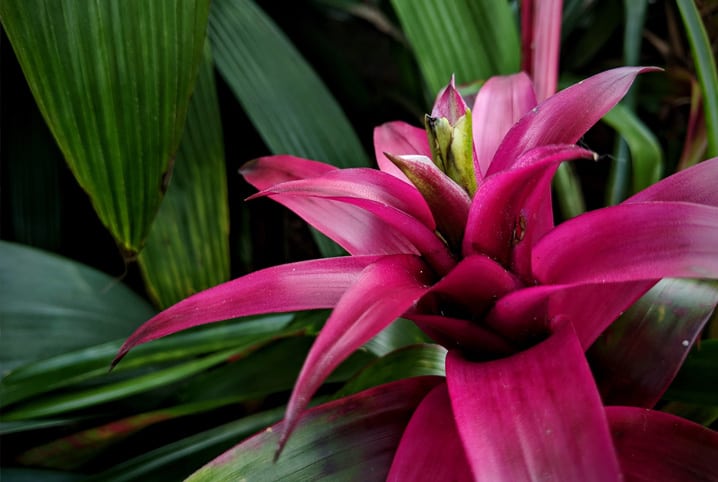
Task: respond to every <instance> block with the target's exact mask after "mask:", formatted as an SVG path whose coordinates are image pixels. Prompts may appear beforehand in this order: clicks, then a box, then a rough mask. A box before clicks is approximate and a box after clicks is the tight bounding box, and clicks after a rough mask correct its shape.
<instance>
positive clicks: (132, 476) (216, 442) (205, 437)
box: [85, 407, 284, 482]
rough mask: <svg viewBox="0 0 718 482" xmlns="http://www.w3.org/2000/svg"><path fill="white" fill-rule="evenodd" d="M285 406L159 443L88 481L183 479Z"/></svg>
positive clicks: (279, 414) (266, 423)
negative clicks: (162, 443)
mask: <svg viewBox="0 0 718 482" xmlns="http://www.w3.org/2000/svg"><path fill="white" fill-rule="evenodd" d="M282 415H284V407H279V408H276V409H273V410H268V411H266V412H261V413H257V414H254V415H250V416H248V417H244V418H242V419H240V420H237V421H236V422H231V423H228V424H225V425H221V426H219V427H215V428H213V429H210V430H206V431H204V432H201V433H198V434H195V435H192V436H190V437H186V438H183V439H181V440H178V441H176V442H174V443H170V444H167V445H164V446H162V447H159V448H157V449H155V450H152V451H150V452H147V453H145V454H143V455H140V456H138V457H135V458H133V459H130V460H128V461H127V462H124V463H121V464H119V465H116V466H114V467H112V468H111V469H109V470H106V471H104V472H102V473H100V474H98V475H97V476H93V477H90V478H89V479H85V482H91V481H94V482H126V481H133V480H136V481H145V480H161V479H169V480H180V479H182V478H184V477H187V476H188V475H190V473H191V472H192V471H193V470H196V469H197V468H199V467H200V466H201V465H202V464H203V463H204V462H206V461H207V460H208V459H211V458H212V457H216V456H217V455H218V454H220V453H221V452H222V451H223V450H227V449H228V448H230V447H231V446H232V445H234V444H236V443H237V442H238V441H239V440H241V439H242V438H243V437H246V436H248V435H250V434H252V433H254V432H257V431H259V430H261V429H263V428H265V427H267V426H269V425H270V424H272V423H274V422H276V421H277V420H279V419H280V418H282Z"/></svg>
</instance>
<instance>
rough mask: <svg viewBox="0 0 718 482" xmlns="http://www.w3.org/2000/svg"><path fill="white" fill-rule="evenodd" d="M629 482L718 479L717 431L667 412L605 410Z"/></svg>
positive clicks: (690, 481) (616, 408)
mask: <svg viewBox="0 0 718 482" xmlns="http://www.w3.org/2000/svg"><path fill="white" fill-rule="evenodd" d="M606 416H607V417H608V423H609V424H610V426H611V433H612V434H613V440H614V443H615V446H616V451H617V453H618V459H619V462H620V464H621V469H622V470H623V473H624V476H625V480H626V482H637V481H646V482H648V481H651V482H653V481H662V480H665V481H671V482H693V481H697V480H706V481H708V480H718V463H716V461H718V432H715V431H713V430H710V429H708V428H706V427H703V426H701V425H698V424H697V423H693V422H690V421H688V420H685V419H682V418H680V417H676V416H675V415H671V414H668V413H663V412H657V411H653V410H645V409H640V408H634V407H606Z"/></svg>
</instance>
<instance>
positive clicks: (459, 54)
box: [391, 0, 521, 97]
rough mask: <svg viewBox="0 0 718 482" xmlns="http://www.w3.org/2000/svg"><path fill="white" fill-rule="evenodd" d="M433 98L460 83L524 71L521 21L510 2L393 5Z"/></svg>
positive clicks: (416, 0)
mask: <svg viewBox="0 0 718 482" xmlns="http://www.w3.org/2000/svg"><path fill="white" fill-rule="evenodd" d="M391 4H392V6H393V7H394V10H395V11H396V14H397V16H398V17H399V21H400V23H401V26H402V28H403V30H404V32H405V33H406V36H407V37H408V38H409V42H410V44H411V46H412V47H413V50H414V55H415V56H416V60H417V62H418V63H419V68H420V69H421V72H422V74H423V76H424V79H425V81H426V83H427V86H428V88H429V92H430V95H431V96H432V97H433V96H434V95H436V93H438V92H439V90H440V89H441V88H442V87H444V86H445V85H446V84H447V83H448V82H449V79H450V78H451V75H452V74H455V75H456V81H457V83H469V82H473V81H475V80H482V79H483V80H485V79H487V78H489V77H490V76H492V75H497V74H510V73H514V72H517V71H518V70H519V60H520V53H521V51H520V45H519V34H518V30H517V26H516V18H515V16H514V14H513V11H512V9H511V6H510V3H509V2H507V1H504V0H498V1H497V0H479V1H476V0H473V1H471V0H456V1H450V2H436V1H433V0H392V2H391Z"/></svg>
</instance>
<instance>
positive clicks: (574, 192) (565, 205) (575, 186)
mask: <svg viewBox="0 0 718 482" xmlns="http://www.w3.org/2000/svg"><path fill="white" fill-rule="evenodd" d="M553 186H554V188H555V189H556V194H557V196H556V197H557V198H558V204H559V207H560V209H561V214H562V215H563V218H564V219H570V218H573V217H576V216H578V215H579V214H582V213H584V212H585V211H586V203H585V202H584V200H583V191H582V190H581V182H580V181H579V179H578V174H576V170H575V169H574V168H573V166H572V165H571V164H567V163H563V164H561V165H560V166H558V169H557V170H556V175H555V177H554V179H553Z"/></svg>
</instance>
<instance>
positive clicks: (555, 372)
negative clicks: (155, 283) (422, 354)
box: [446, 320, 621, 481]
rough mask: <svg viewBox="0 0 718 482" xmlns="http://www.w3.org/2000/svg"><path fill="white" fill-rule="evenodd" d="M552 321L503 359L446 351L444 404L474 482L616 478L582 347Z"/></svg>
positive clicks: (564, 327) (567, 329)
mask: <svg viewBox="0 0 718 482" xmlns="http://www.w3.org/2000/svg"><path fill="white" fill-rule="evenodd" d="M557 321H558V320H557ZM559 323H560V326H559V327H558V329H557V331H555V332H554V333H553V334H551V335H550V336H549V337H548V338H547V339H546V340H545V341H543V342H541V343H539V344H538V345H536V346H534V347H532V348H530V349H528V350H526V351H523V352H521V353H519V354H516V355H513V356H510V357H507V358H502V359H498V360H494V361H489V362H474V361H469V360H467V359H465V358H464V357H463V356H462V355H461V354H460V353H459V352H458V351H450V352H449V354H448V356H447V359H446V375H447V382H448V386H449V394H450V396H451V406H452V408H453V412H454V416H455V419H456V424H457V426H458V431H459V434H460V436H461V440H462V442H463V445H464V449H465V451H466V454H467V457H468V459H469V465H470V466H471V469H472V472H473V475H474V477H475V479H477V480H492V481H503V480H506V481H516V480H537V479H546V478H551V479H554V480H596V481H609V480H614V481H618V480H621V473H620V468H619V466H618V461H617V460H616V455H615V452H614V448H613V443H612V441H611V435H610V432H609V427H608V423H607V421H606V416H605V412H604V408H603V405H602V403H601V399H600V397H599V395H598V390H597V389H596V386H595V384H594V382H593V377H592V376H591V372H590V370H589V368H588V364H587V363H586V359H585V357H584V354H583V349H582V347H581V345H580V343H579V340H578V338H577V337H576V334H575V333H574V332H573V329H572V328H571V324H570V322H567V321H566V320H561V321H560V322H559Z"/></svg>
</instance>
